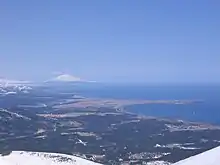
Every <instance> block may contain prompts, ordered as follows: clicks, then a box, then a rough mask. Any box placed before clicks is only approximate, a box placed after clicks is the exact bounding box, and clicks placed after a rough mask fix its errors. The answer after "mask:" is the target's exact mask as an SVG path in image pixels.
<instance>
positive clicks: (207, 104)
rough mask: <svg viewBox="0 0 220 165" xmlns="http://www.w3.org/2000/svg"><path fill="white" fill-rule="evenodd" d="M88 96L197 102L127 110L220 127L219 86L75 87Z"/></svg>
mask: <svg viewBox="0 0 220 165" xmlns="http://www.w3.org/2000/svg"><path fill="white" fill-rule="evenodd" d="M76 90H77V91H78V93H80V94H81V95H83V96H86V97H97V98H115V99H149V100H158V99H164V100H166V99H172V100H174V99H175V100H176V99H187V100H190V99H196V100H203V102H201V103H195V104H187V105H181V104H179V105H178V104H175V105H162V104H157V105H155V104H154V105H153V104H145V105H132V106H128V107H126V110H127V111H130V112H133V113H137V114H141V115H147V116H155V117H165V118H172V119H180V120H188V121H196V122H206V123H211V124H218V125H220V85H216V84H215V85H213V84H211V85H197V84H194V85H99V86H88V87H86V88H85V87H82V88H76Z"/></svg>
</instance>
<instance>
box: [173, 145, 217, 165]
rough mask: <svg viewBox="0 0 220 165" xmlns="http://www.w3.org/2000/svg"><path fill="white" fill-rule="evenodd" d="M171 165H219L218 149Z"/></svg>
mask: <svg viewBox="0 0 220 165" xmlns="http://www.w3.org/2000/svg"><path fill="white" fill-rule="evenodd" d="M173 165H220V147H217V148H214V149H212V150H209V151H206V152H203V153H201V154H199V155H196V156H192V157H190V158H188V159H184V160H182V161H180V162H177V163H174V164H173Z"/></svg>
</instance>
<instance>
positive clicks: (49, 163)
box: [0, 151, 100, 165]
mask: <svg viewBox="0 0 220 165" xmlns="http://www.w3.org/2000/svg"><path fill="white" fill-rule="evenodd" d="M0 165H100V164H99V163H94V162H92V161H88V160H85V159H82V158H79V157H76V156H71V155H65V154H56V153H45V152H25V151H13V152H12V153H11V154H10V155H5V156H0Z"/></svg>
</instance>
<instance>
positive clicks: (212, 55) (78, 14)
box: [0, 0, 220, 83]
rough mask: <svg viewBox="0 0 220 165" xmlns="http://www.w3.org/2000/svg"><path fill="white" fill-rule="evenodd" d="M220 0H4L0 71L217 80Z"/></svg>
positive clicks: (35, 76)
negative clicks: (219, 0)
mask: <svg viewBox="0 0 220 165" xmlns="http://www.w3.org/2000/svg"><path fill="white" fill-rule="evenodd" d="M219 5H220V2H218V1H207V0H195V1H193V2H192V1H190V0H186V1H181V2H180V1H175V0H171V1H169V2H167V1H159V0H156V1H145V0H140V1H131V0H127V1H123V0H122V1H116V0H113V1H101V0H95V1H88V0H85V1H65V2H64V1H42V0H40V1H34V2H33V1H32V2H31V1H28V0H21V1H4V2H1V7H0V9H1V10H0V15H1V16H0V21H1V26H0V35H1V38H0V42H1V47H0V57H1V62H0V77H4V78H8V79H13V80H28V81H45V80H48V79H52V78H54V77H56V76H58V75H61V74H70V75H72V76H74V77H76V78H80V79H83V80H88V81H97V82H111V83H220V49H219V44H220V32H219V29H220V19H219V15H220V10H219Z"/></svg>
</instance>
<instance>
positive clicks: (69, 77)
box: [49, 74, 85, 82]
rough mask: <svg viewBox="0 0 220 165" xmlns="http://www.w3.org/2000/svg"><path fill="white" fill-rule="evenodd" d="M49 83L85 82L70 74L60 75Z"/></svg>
mask: <svg viewBox="0 0 220 165" xmlns="http://www.w3.org/2000/svg"><path fill="white" fill-rule="evenodd" d="M49 81H57V82H84V81H85V80H82V79H81V78H79V77H75V76H72V75H70V74H61V75H59V76H57V77H55V78H53V79H51V80H49Z"/></svg>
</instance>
